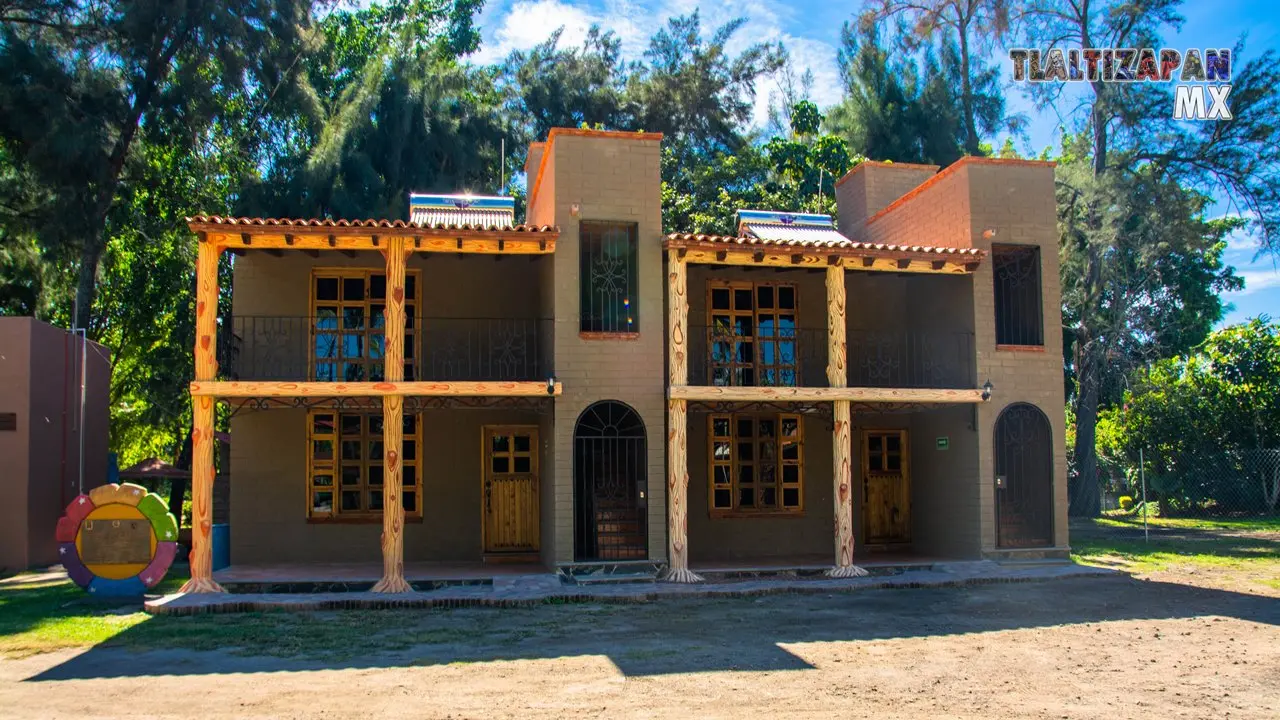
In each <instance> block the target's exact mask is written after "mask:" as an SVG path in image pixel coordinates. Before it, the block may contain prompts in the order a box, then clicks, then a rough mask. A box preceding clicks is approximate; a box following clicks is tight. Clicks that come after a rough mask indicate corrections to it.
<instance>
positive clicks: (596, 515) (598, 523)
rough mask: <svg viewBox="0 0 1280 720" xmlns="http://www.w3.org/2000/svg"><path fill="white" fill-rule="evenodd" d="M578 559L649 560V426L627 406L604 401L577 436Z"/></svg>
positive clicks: (580, 424)
mask: <svg viewBox="0 0 1280 720" xmlns="http://www.w3.org/2000/svg"><path fill="white" fill-rule="evenodd" d="M573 453H574V462H573V504H574V520H573V526H574V542H573V547H574V559H575V560H577V561H580V562H582V561H593V560H643V559H645V558H647V557H648V555H649V549H648V523H647V520H646V517H645V515H646V511H647V507H648V504H647V502H646V500H645V492H644V490H645V479H646V476H647V473H646V472H645V468H646V467H647V466H648V458H647V453H646V443H645V432H644V422H643V421H642V420H641V419H640V416H639V415H638V414H636V411H635V410H632V409H631V408H630V407H628V406H627V405H624V404H623V403H620V402H613V401H604V402H598V403H595V404H594V405H592V406H590V407H588V408H587V409H586V410H585V411H583V413H582V416H581V417H579V418H578V424H577V426H576V427H575V428H574V434H573Z"/></svg>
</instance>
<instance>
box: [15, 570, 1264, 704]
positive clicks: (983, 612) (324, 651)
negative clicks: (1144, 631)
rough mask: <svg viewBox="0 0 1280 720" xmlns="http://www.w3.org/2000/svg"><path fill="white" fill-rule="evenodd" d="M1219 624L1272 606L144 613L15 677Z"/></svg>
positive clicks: (700, 657)
mask: <svg viewBox="0 0 1280 720" xmlns="http://www.w3.org/2000/svg"><path fill="white" fill-rule="evenodd" d="M1206 616H1227V617H1233V618H1238V619H1240V620H1246V621H1250V622H1255V623H1263V624H1268V625H1280V601H1277V600H1276V599H1274V598H1267V597H1262V596H1256V595H1249V594H1244V593H1235V592H1227V591H1222V590H1212V589H1205V588H1197V587H1191V586H1186V585H1176V584H1169V583H1160V582H1148V581H1140V580H1135V579H1132V578H1129V577H1126V576H1113V577H1105V578H1080V579H1072V580H1061V581H1054V582H1042V583H1022V584H1002V585H982V586H972V587H963V588H946V589H914V590H868V591H859V592H851V593H831V594H820V595H771V596H765V597H759V598H737V599H716V600H706V599H703V600H663V601H659V602H653V603H643V604H635V605H590V604H588V605H546V606H540V607H534V608H517V609H487V608H485V609H478V608H470V609H457V610H430V611H344V612H327V613H319V612H317V613H289V612H271V613H246V614H235V615H210V616H196V617H155V618H151V619H150V620H148V621H146V622H144V623H142V624H140V625H138V626H136V627H134V628H132V629H130V630H127V631H125V632H124V633H121V634H120V635H118V636H116V637H115V638H113V639H112V640H111V641H110V642H109V643H106V644H103V645H100V646H97V647H94V648H92V649H90V650H88V651H86V652H84V653H82V654H80V655H78V656H76V657H74V658H72V659H70V660H67V661H65V662H63V663H61V664H59V665H57V666H56V667H53V668H50V669H48V670H46V671H44V672H41V673H39V674H38V675H35V676H33V677H30V678H28V681H29V682H48V681H59V680H70V679H84V678H116V677H148V676H163V675H197V674H199V675H208V674H215V675H216V674H221V673H269V672H278V671H307V670H323V669H336V668H389V667H408V666H415V665H443V664H451V663H476V662H487V661H494V660H516V659H538V658H557V657H567V656H587V655H590V656H605V657H607V658H608V659H609V660H610V661H612V662H613V664H614V665H616V666H617V668H618V669H619V670H620V671H621V672H622V673H623V674H624V675H626V676H630V677H636V676H648V675H662V674H668V673H688V672H713V671H721V670H743V671H781V670H807V669H810V668H811V666H810V665H809V664H808V663H807V662H805V661H804V660H802V659H801V658H799V657H798V656H796V655H794V654H792V653H791V652H789V651H788V650H787V649H786V647H785V646H786V645H788V644H792V643H812V642H830V641H868V640H882V639H894V638H911V637H935V636H936V637H941V636H949V635H958V634H971V633H988V632H997V631H1004V630H1019V629H1027V628H1044V627H1051V626H1055V625H1063V624H1076V623H1123V622H1125V621H1130V620H1151V619H1179V618H1195V617H1206Z"/></svg>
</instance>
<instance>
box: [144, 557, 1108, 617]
mask: <svg viewBox="0 0 1280 720" xmlns="http://www.w3.org/2000/svg"><path fill="white" fill-rule="evenodd" d="M1120 575H1123V573H1119V572H1117V571H1114V570H1107V569H1104V568H1096V567H1088V566H1084V565H1075V564H1070V563H1064V564H1053V565H1048V564H1040V565H1036V566H1019V564H1014V565H1005V564H1001V563H997V562H993V561H978V562H963V563H936V564H935V565H934V566H933V567H931V568H929V569H916V570H908V571H905V572H902V573H900V574H896V575H887V576H879V577H875V576H869V577H858V578H840V579H834V578H819V577H815V578H811V579H810V578H803V579H802V578H796V579H768V580H739V581H733V582H705V583H696V584H688V585H686V584H679V583H664V582H656V583H644V584H639V583H604V584H600V583H596V584H590V585H575V584H566V583H563V582H561V577H562V576H557V575H553V574H551V573H547V574H546V575H542V576H531V577H524V578H513V579H511V580H509V581H502V582H498V581H496V580H495V582H494V583H493V584H489V585H471V586H451V587H444V588H440V589H437V590H432V591H429V592H408V593H400V594H397V595H381V594H376V593H371V592H348V593H320V594H280V593H271V594H231V593H203V594H193V595H184V594H183V593H175V594H173V595H166V596H164V597H162V598H156V599H152V600H148V601H147V602H146V604H145V605H144V609H145V610H146V611H147V612H149V613H152V614H155V615H199V614H205V613H226V612H255V611H265V610H299V611H318V610H357V609H359V610H375V609H385V608H453V607H528V606H536V605H545V604H551V603H556V604H559V603H645V602H653V601H659V600H668V599H694V598H745V597H760V596H764V595H775V594H781V593H800V594H803V593H812V594H822V593H834V592H854V591H858V590H873V589H882V588H895V589H905V588H956V587H966V586H970V585H986V584H992V583H1021V582H1042V581H1048V580H1061V579H1068V578H1085V577H1116V576H1120Z"/></svg>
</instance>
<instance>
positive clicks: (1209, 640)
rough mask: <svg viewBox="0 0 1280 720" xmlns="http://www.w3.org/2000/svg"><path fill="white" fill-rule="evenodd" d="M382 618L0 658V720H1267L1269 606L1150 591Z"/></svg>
mask: <svg viewBox="0 0 1280 720" xmlns="http://www.w3.org/2000/svg"><path fill="white" fill-rule="evenodd" d="M385 617H386V619H387V621H388V622H394V623H399V624H400V625H402V626H404V627H406V631H412V632H413V633H414V634H415V637H419V638H421V640H420V641H419V642H418V643H417V644H415V645H413V646H412V647H411V648H409V649H408V650H405V651H402V652H397V653H394V654H383V653H379V652H378V651H377V649H376V648H373V647H351V648H346V649H345V652H342V653H339V654H338V655H336V656H330V657H328V658H327V659H321V660H317V659H314V658H313V659H307V658H308V657H309V654H308V653H307V652H306V648H301V652H299V653H298V655H297V656H296V657H285V658H278V657H271V658H268V657H245V656H242V655H239V654H236V653H235V652H234V651H232V650H227V651H216V652H196V651H190V650H166V651H146V652H136V651H132V650H129V649H125V648H112V647H103V646H99V647H96V648H93V649H90V650H87V651H83V650H77V651H60V652H55V653H48V654H43V655H36V656H32V657H27V658H23V659H7V660H0V715H3V716H5V717H13V718H28V717H31V718H35V717H39V718H47V717H66V716H77V717H83V716H86V715H88V716H123V715H129V716H152V715H154V716H189V717H205V716H243V717H351V716H361V717H403V716H413V717H441V718H464V717H465V718H471V717H475V718H486V720H488V719H491V718H528V717H609V718H612V717H676V718H685V717H699V718H701V717H759V716H767V715H773V716H786V717H794V716H815V717H835V716H839V717H849V716H861V715H873V714H874V715H876V716H880V717H903V718H906V717H910V718H917V717H982V718H993V717H1001V718H1003V717H1036V718H1039V717H1052V718H1065V717H1070V718H1090V717H1098V718H1103V717H1106V718H1113V717H1159V718H1180V717H1186V718H1205V717H1238V718H1276V717H1280V600H1278V599H1276V598H1274V597H1265V596H1261V595H1252V594H1245V593H1239V592H1231V591H1226V590H1220V589H1214V588H1209V587H1193V586H1188V585H1181V584H1169V583H1164V582H1160V581H1158V580H1152V579H1148V580H1136V579H1131V578H1128V577H1123V576H1116V577H1109V578H1086V579H1078V580H1064V581H1054V582H1044V583H1031V584H1014V585H987V586H978V587H970V588H960V589H936V590H874V591H862V592H855V593H848V594H833V595H779V596H769V597H764V598H753V599H737V600H716V601H705V600H704V601H696V600H692V601H670V602H656V603H651V604H645V605H630V606H591V605H585V606H584V605H570V606H544V607H539V608H533V609H514V610H492V609H468V610H452V611H431V612H419V613H409V612H387V613H385ZM326 620H332V618H331V617H330V616H327V615H325V614H316V615H314V616H312V617H311V622H315V623H324V622H326Z"/></svg>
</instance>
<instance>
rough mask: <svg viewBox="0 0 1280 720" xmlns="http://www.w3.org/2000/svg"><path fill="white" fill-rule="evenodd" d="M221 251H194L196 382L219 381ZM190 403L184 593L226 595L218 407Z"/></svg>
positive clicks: (211, 247)
mask: <svg viewBox="0 0 1280 720" xmlns="http://www.w3.org/2000/svg"><path fill="white" fill-rule="evenodd" d="M218 255H219V248H218V245H217V244H216V243H214V242H212V241H211V240H209V239H208V238H206V237H203V236H202V237H201V239H200V242H199V243H198V244H197V245H196V347H195V375H196V380H197V381H201V380H206V381H207V380H214V379H216V378H217V375H218V358H217V347H218V343H217V339H218ZM215 402H216V398H214V397H210V396H203V397H195V396H192V398H191V554H190V555H189V556H188V562H189V563H190V565H191V579H190V580H188V581H187V582H186V583H185V584H184V585H183V586H182V592H184V593H211V592H224V591H223V589H222V586H221V585H219V584H218V583H216V582H214V580H213V480H214V477H215V474H216V472H217V471H216V469H215V468H214V465H213V432H214V403H215Z"/></svg>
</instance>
